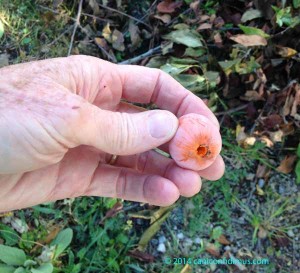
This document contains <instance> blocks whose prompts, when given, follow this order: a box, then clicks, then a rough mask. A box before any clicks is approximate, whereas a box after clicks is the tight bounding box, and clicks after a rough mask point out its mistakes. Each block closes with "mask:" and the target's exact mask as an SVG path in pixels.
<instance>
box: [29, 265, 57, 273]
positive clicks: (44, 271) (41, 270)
mask: <svg viewBox="0 0 300 273" xmlns="http://www.w3.org/2000/svg"><path fill="white" fill-rule="evenodd" d="M31 272H32V273H52V272H53V265H52V264H50V263H46V264H42V265H41V266H40V267H38V268H32V269H31Z"/></svg>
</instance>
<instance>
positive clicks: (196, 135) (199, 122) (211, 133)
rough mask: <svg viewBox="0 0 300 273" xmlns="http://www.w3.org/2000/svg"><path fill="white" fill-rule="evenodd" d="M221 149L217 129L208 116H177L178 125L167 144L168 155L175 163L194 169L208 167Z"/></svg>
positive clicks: (220, 140)
mask: <svg viewBox="0 0 300 273" xmlns="http://www.w3.org/2000/svg"><path fill="white" fill-rule="evenodd" d="M221 149H222V138H221V135H220V132H219V129H218V128H217V127H216V126H215V125H214V124H213V123H212V122H211V121H210V120H209V119H208V118H206V117H205V116H202V115H198V114H187V115H184V116H182V117H180V118H179V127H178V129H177V132H176V134H175V136H174V137H173V138H172V139H171V141H170V144H169V151H170V155H171V156H172V158H173V159H174V161H175V162H176V164H177V165H178V166H180V167H182V168H185V169H190V170H194V171H200V170H204V169H206V168H207V167H209V166H210V165H211V164H212V163H213V162H214V161H215V159H216V158H217V156H218V155H219V154H220V152H221Z"/></svg>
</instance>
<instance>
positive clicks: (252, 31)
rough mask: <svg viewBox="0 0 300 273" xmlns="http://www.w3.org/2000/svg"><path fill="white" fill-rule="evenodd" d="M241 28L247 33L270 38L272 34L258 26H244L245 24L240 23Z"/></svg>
mask: <svg viewBox="0 0 300 273" xmlns="http://www.w3.org/2000/svg"><path fill="white" fill-rule="evenodd" d="M239 28H240V29H241V30H242V31H243V32H244V33H245V34H247V35H258V36H261V37H263V38H269V37H270V35H269V34H267V33H265V32H264V31H263V30H261V29H260V28H256V27H248V26H243V25H239Z"/></svg>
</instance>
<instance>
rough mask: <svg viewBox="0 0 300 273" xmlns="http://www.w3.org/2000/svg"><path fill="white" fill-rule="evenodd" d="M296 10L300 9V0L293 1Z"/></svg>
mask: <svg viewBox="0 0 300 273" xmlns="http://www.w3.org/2000/svg"><path fill="white" fill-rule="evenodd" d="M293 5H294V8H295V9H297V8H299V7H300V0H293Z"/></svg>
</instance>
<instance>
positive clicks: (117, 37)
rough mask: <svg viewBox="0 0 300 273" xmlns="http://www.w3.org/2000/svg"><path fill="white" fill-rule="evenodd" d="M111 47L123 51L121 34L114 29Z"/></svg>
mask: <svg viewBox="0 0 300 273" xmlns="http://www.w3.org/2000/svg"><path fill="white" fill-rule="evenodd" d="M112 46H113V48H114V49H116V50H119V51H124V50H125V45H124V36H123V33H122V32H120V31H119V30H117V29H115V30H114V31H113V33H112Z"/></svg>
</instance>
